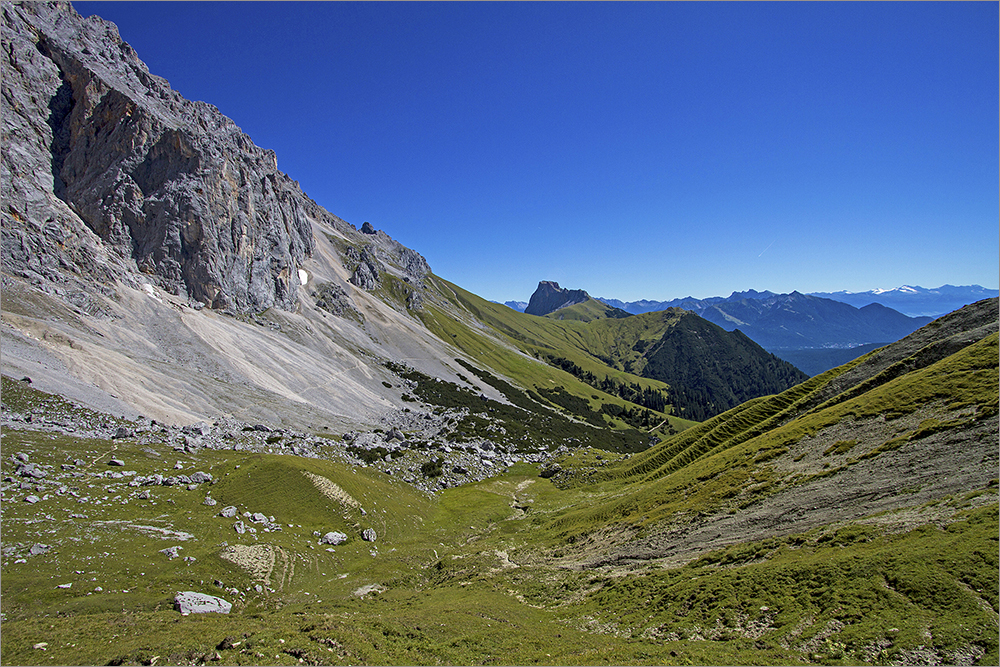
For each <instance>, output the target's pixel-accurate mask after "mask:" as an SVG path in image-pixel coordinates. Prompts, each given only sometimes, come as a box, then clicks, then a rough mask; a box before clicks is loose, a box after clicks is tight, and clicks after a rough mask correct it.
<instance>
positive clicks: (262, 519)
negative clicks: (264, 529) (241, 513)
mask: <svg viewBox="0 0 1000 667" xmlns="http://www.w3.org/2000/svg"><path fill="white" fill-rule="evenodd" d="M250 520H251V521H253V522H254V523H267V517H266V516H264V515H263V514H261V513H260V512H254V513H253V514H251V515H250Z"/></svg>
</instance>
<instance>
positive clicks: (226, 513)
mask: <svg viewBox="0 0 1000 667" xmlns="http://www.w3.org/2000/svg"><path fill="white" fill-rule="evenodd" d="M219 516H221V517H225V518H226V519H232V518H233V517H234V516H236V507H235V506H233V505H229V506H228V507H223V508H222V511H221V512H219Z"/></svg>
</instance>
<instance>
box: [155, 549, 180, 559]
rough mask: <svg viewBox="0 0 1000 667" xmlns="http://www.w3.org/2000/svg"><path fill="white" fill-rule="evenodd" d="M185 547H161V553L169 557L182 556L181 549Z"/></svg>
mask: <svg viewBox="0 0 1000 667" xmlns="http://www.w3.org/2000/svg"><path fill="white" fill-rule="evenodd" d="M183 548H184V547H167V548H166V549H160V553H161V554H166V555H167V558H177V557H178V556H180V553H179V551H180V550H181V549H183Z"/></svg>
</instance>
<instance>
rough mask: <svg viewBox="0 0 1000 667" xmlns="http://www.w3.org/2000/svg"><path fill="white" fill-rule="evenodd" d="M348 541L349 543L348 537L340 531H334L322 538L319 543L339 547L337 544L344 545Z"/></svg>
mask: <svg viewBox="0 0 1000 667" xmlns="http://www.w3.org/2000/svg"><path fill="white" fill-rule="evenodd" d="M346 541H347V535H345V534H343V533H341V532H339V531H333V532H330V533H327V534H326V535H324V536H323V537H321V538H320V540H319V543H320V544H333V545H337V544H342V543H344V542H346Z"/></svg>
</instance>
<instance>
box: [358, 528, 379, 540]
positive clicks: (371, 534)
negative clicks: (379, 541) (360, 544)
mask: <svg viewBox="0 0 1000 667" xmlns="http://www.w3.org/2000/svg"><path fill="white" fill-rule="evenodd" d="M375 537H376V535H375V530H374V529H373V528H365V529H364V530H363V531H361V539H363V540H364V541H365V542H374V541H375Z"/></svg>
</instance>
